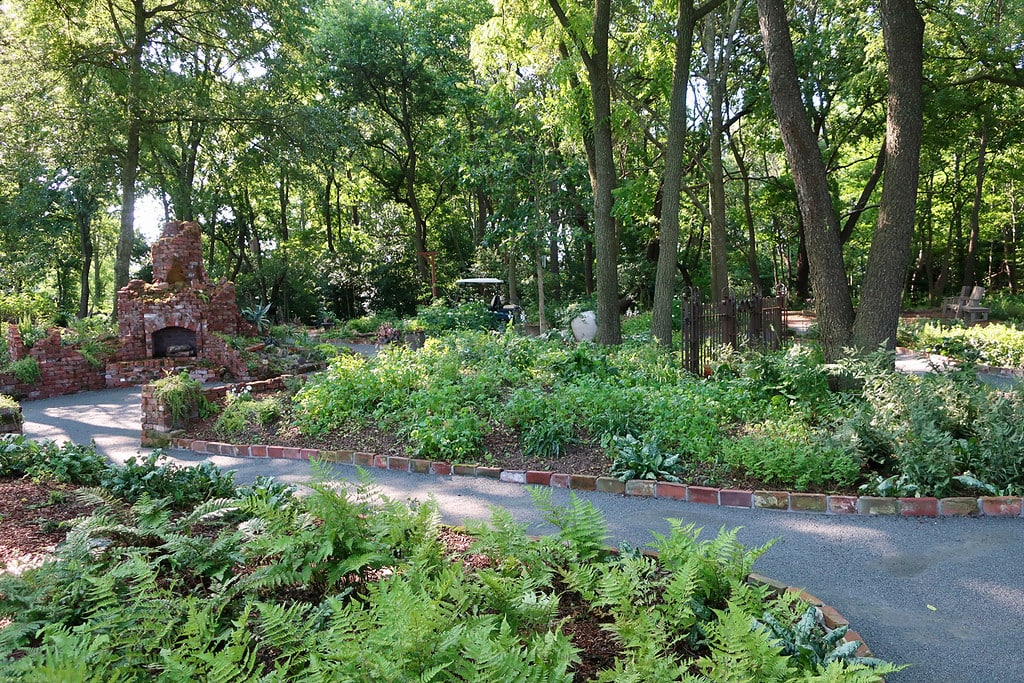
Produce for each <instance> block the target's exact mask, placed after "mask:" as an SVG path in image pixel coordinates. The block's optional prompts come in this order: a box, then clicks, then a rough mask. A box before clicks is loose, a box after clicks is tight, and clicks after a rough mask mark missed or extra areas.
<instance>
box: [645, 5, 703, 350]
mask: <svg viewBox="0 0 1024 683" xmlns="http://www.w3.org/2000/svg"><path fill="white" fill-rule="evenodd" d="M693 26H694V8H693V0H678V2H677V4H676V30H675V34H676V39H675V60H674V64H673V67H672V90H671V93H670V95H669V105H668V138H667V139H666V141H665V173H664V177H663V178H662V183H661V187H662V200H661V217H660V218H661V231H660V237H659V243H660V248H659V250H658V265H657V268H656V270H655V276H654V303H653V304H652V311H651V333H652V334H653V335H654V338H655V339H656V340H657V341H658V343H659V344H661V345H662V346H671V345H672V300H673V299H674V298H675V282H676V265H677V264H678V262H679V203H680V201H679V200H680V195H681V192H682V183H683V151H684V150H683V147H684V143H685V142H686V91H687V86H688V85H689V83H690V58H691V55H692V54H693Z"/></svg>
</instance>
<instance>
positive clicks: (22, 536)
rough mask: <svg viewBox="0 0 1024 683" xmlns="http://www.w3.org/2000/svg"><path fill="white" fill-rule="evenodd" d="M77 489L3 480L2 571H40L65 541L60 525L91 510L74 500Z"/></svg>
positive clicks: (0, 481)
mask: <svg viewBox="0 0 1024 683" xmlns="http://www.w3.org/2000/svg"><path fill="white" fill-rule="evenodd" d="M75 489H76V487H74V486H69V485H66V484H54V483H50V482H47V483H34V482H33V481H32V480H31V479H0V571H5V572H8V573H10V574H21V573H22V572H24V571H25V570H26V569H31V568H33V567H38V566H39V565H41V564H42V563H43V562H44V561H45V560H46V558H47V557H48V556H49V555H50V554H51V553H52V552H53V550H54V549H55V548H56V547H57V544H58V543H60V542H61V541H63V540H64V537H65V535H66V532H65V530H64V529H63V528H61V522H66V521H67V520H69V519H75V518H76V517H84V516H86V515H88V514H89V513H90V512H92V507H91V506H89V505H83V504H82V503H79V502H78V501H76V500H75V495H74V492H75Z"/></svg>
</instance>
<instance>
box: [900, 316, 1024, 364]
mask: <svg viewBox="0 0 1024 683" xmlns="http://www.w3.org/2000/svg"><path fill="white" fill-rule="evenodd" d="M901 332H902V334H903V336H904V337H905V338H906V339H907V344H908V345H910V346H912V347H913V348H914V349H915V350H917V351H923V352H927V353H935V354H939V355H942V356H946V357H949V358H953V359H956V360H960V361H966V362H969V363H984V364H986V365H993V366H996V367H1012V368H1016V367H1021V366H1024V330H1021V329H1019V328H1018V327H1017V326H1016V325H1010V324H1001V323H992V324H989V325H984V326H981V325H966V324H965V323H963V322H962V321H949V320H942V321H935V322H926V323H921V324H916V325H904V326H903V327H902V328H901Z"/></svg>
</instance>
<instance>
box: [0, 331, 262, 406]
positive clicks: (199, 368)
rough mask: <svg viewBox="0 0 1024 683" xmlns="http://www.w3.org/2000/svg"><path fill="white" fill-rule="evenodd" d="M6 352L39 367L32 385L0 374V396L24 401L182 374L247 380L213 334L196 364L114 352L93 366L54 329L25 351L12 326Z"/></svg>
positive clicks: (238, 357)
mask: <svg viewBox="0 0 1024 683" xmlns="http://www.w3.org/2000/svg"><path fill="white" fill-rule="evenodd" d="M7 349H8V353H9V355H10V357H11V360H13V361H19V360H22V359H24V358H34V359H35V361H36V362H37V363H38V364H39V374H40V377H39V379H38V380H37V381H35V382H22V381H20V380H19V379H18V378H17V377H15V376H14V375H13V374H10V373H0V394H7V395H9V396H13V397H15V398H17V399H21V400H30V401H31V400H35V399H41V398H52V397H54V396H64V395H66V394H75V393H78V392H80V391H97V390H99V389H113V388H118V387H132V386H139V385H141V384H145V383H147V382H152V381H153V380H155V379H160V378H161V377H166V376H167V375H169V374H176V373H178V372H181V371H182V370H185V371H187V372H188V373H189V375H190V376H191V377H192V378H193V379H196V380H198V381H200V382H212V381H217V380H220V379H224V378H225V377H228V376H230V377H231V378H234V379H238V380H243V381H244V380H247V379H249V378H250V377H251V376H252V375H251V373H250V372H249V369H248V368H247V367H246V364H245V362H244V361H243V360H242V356H241V354H240V353H238V352H237V351H235V350H234V349H232V348H231V347H230V346H228V344H227V342H225V341H224V340H222V339H220V338H219V337H217V336H214V335H210V338H209V339H208V340H207V342H206V348H205V353H204V354H203V355H204V357H203V358H202V359H196V358H142V359H138V360H121V358H123V352H122V351H119V352H118V353H117V354H115V356H114V360H112V361H110V362H108V363H106V364H104V365H102V366H100V367H97V366H95V365H93V364H91V363H90V362H89V361H88V360H87V359H86V358H85V356H83V355H82V354H81V353H80V352H79V351H78V348H77V346H75V345H73V344H72V345H67V344H64V342H63V340H62V339H61V335H60V331H59V330H57V329H51V330H50V332H49V335H48V336H47V337H46V338H45V339H40V340H39V341H38V342H36V343H35V344H34V345H33V346H32V348H28V347H27V346H25V343H24V341H23V340H22V338H21V333H20V332H19V331H18V326H17V325H13V324H12V325H8V327H7Z"/></svg>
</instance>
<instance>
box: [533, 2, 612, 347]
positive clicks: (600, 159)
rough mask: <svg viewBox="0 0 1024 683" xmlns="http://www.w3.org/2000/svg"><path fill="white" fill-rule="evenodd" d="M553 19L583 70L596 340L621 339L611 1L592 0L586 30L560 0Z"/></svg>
mask: <svg viewBox="0 0 1024 683" xmlns="http://www.w3.org/2000/svg"><path fill="white" fill-rule="evenodd" d="M548 3H549V4H550V5H551V9H552V11H553V12H554V13H555V16H556V17H557V18H558V22H559V23H560V24H561V26H562V28H563V29H564V30H565V31H566V33H567V34H568V35H569V38H570V40H571V42H572V44H573V45H574V46H575V48H576V50H577V51H578V52H579V55H580V58H581V59H582V60H583V63H584V65H585V66H586V69H587V78H588V81H589V83H590V96H591V103H592V107H593V109H592V115H593V131H594V133H593V142H594V147H593V164H592V165H591V178H590V182H591V186H592V187H593V191H594V248H595V250H596V252H597V341H598V342H599V343H602V344H619V343H621V342H622V323H621V320H620V319H619V271H618V267H619V266H618V263H619V258H618V251H619V238H618V234H617V230H616V225H615V217H614V216H613V215H612V206H613V204H614V198H613V196H612V192H613V190H614V189H615V186H616V184H617V179H616V175H615V155H614V147H613V142H612V99H611V73H610V70H609V56H608V55H609V52H608V41H609V35H610V28H611V12H612V8H611V0H594V6H593V13H592V20H591V22H590V27H591V28H590V33H589V34H587V33H586V32H584V31H581V30H580V24H579V23H578V22H576V23H574V22H573V21H571V20H570V17H569V15H568V14H567V12H566V9H565V8H564V7H563V5H562V3H561V2H560V0H548Z"/></svg>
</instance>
